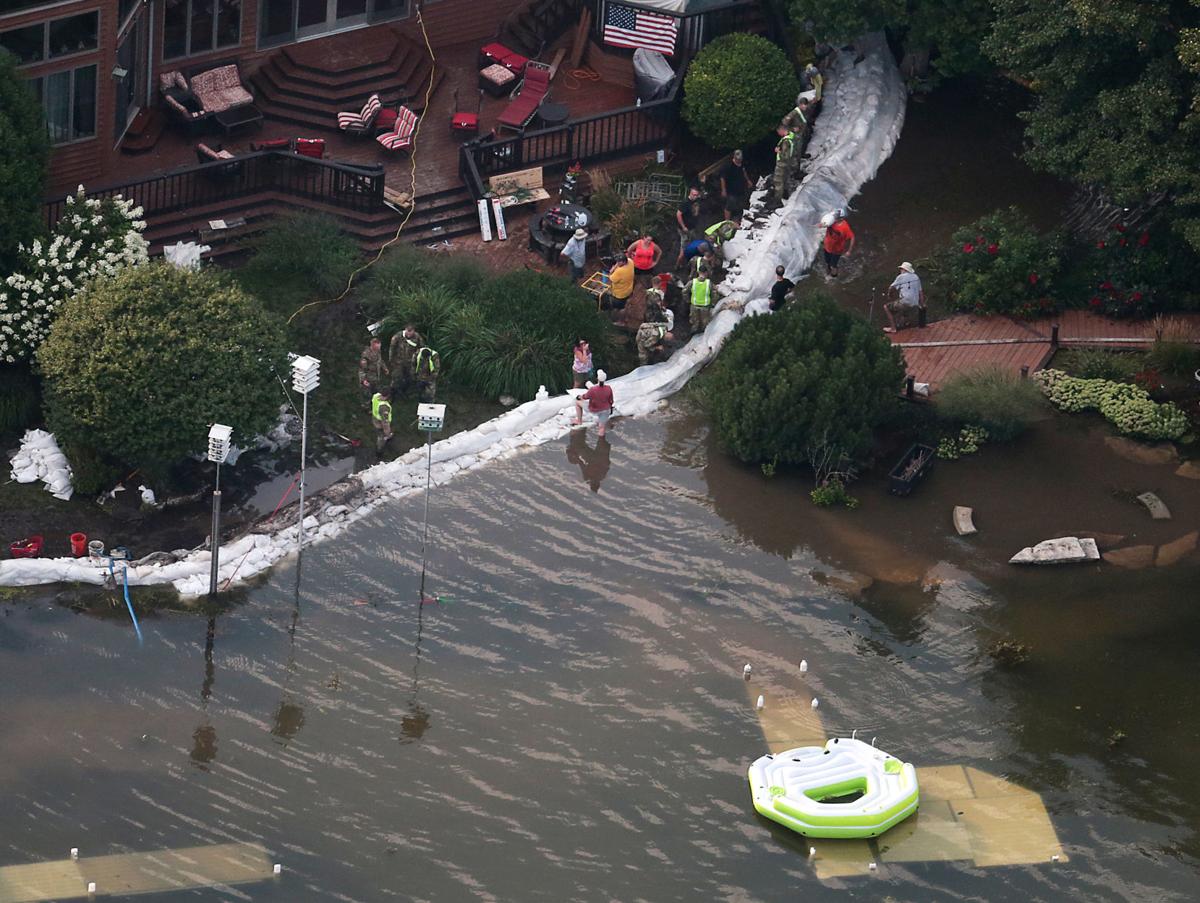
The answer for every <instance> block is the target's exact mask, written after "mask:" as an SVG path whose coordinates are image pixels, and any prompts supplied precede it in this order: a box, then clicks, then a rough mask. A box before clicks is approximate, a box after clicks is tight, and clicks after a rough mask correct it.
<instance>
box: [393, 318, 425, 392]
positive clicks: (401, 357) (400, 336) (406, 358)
mask: <svg viewBox="0 0 1200 903" xmlns="http://www.w3.org/2000/svg"><path fill="white" fill-rule="evenodd" d="M424 344H425V340H424V339H423V338H421V333H419V332H417V328H416V327H415V326H413V325H412V323H409V324H407V325H406V326H405V327H404V329H403V330H401V331H400V332H398V333H396V334H395V335H394V336H392V343H391V345H389V346H388V364H389V365H390V366H391V369H392V394H393V395H398V394H402V393H404V392H406V391H408V386H409V384H410V383H411V382H412V379H413V359H414V358H415V357H416V356H417V349H419V348H421V347H423V346H424Z"/></svg>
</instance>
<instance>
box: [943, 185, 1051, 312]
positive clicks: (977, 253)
mask: <svg viewBox="0 0 1200 903" xmlns="http://www.w3.org/2000/svg"><path fill="white" fill-rule="evenodd" d="M938 258H939V259H938V263H939V270H940V272H941V274H942V276H943V280H942V281H943V284H944V285H945V287H946V289H947V291H948V301H949V304H950V307H952V308H953V309H954V310H961V311H968V312H971V313H993V314H1013V315H1015V316H1020V317H1037V316H1042V315H1044V314H1049V313H1052V312H1053V311H1055V310H1058V309H1060V307H1061V305H1060V304H1059V303H1058V301H1057V299H1056V298H1055V295H1054V282H1055V278H1056V277H1057V275H1058V273H1059V271H1060V269H1061V267H1062V238H1061V237H1060V236H1059V235H1058V234H1057V233H1049V234H1044V233H1039V232H1038V231H1037V229H1035V228H1034V226H1033V224H1032V223H1030V222H1029V220H1028V219H1027V218H1026V217H1025V215H1024V214H1022V213H1021V211H1019V210H1018V209H1017V208H1015V207H1011V208H1009V209H1008V210H997V211H995V212H993V213H990V214H988V215H987V216H985V217H983V218H982V219H979V220H977V221H976V222H974V223H972V224H971V225H969V226H964V227H963V228H961V229H959V230H958V231H957V232H955V233H954V237H953V239H952V241H951V245H950V248H949V249H948V250H946V251H944V252H942V253H941V254H940V255H938Z"/></svg>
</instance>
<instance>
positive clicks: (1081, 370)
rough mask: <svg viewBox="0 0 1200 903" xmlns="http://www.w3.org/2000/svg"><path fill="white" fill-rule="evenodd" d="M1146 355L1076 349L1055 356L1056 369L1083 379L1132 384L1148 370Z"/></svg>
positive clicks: (1100, 349) (1096, 349) (1094, 349)
mask: <svg viewBox="0 0 1200 903" xmlns="http://www.w3.org/2000/svg"><path fill="white" fill-rule="evenodd" d="M1146 365H1147V361H1146V355H1145V354H1142V353H1140V352H1136V351H1105V350H1104V349H1103V348H1074V349H1071V350H1070V351H1060V352H1058V353H1057V354H1056V355H1055V356H1054V367H1055V369H1058V370H1062V371H1063V372H1064V373H1069V374H1070V375H1071V376H1078V377H1080V378H1082V379H1108V380H1112V381H1113V382H1122V383H1131V382H1133V378H1134V376H1136V375H1137V374H1138V373H1141V372H1142V371H1143V370H1145V369H1146Z"/></svg>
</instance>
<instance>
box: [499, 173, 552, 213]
mask: <svg viewBox="0 0 1200 903" xmlns="http://www.w3.org/2000/svg"><path fill="white" fill-rule="evenodd" d="M488 193H489V194H491V195H493V196H494V197H496V198H497V199H499V201H500V206H501V207H518V206H520V205H521V204H533V203H536V202H537V201H544V200H547V199H548V198H549V197H550V192H548V191H547V190H546V189H545V187H543V185H542V167H540V166H534V167H533V168H532V169H521V170H518V171H517V172H506V173H503V174H501V175H498V176H492V177H491V178H490V179H488Z"/></svg>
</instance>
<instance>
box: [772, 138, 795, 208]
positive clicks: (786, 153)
mask: <svg viewBox="0 0 1200 903" xmlns="http://www.w3.org/2000/svg"><path fill="white" fill-rule="evenodd" d="M777 132H778V134H779V143H778V144H776V145H775V175H774V179H773V180H772V188H773V189H774V191H775V197H777V198H778V199H779V200H781V201H782V200H783V199H784V198H785V197H787V195H788V192H789V191H791V181H792V173H793V170H794V169H795V161H796V158H797V156H798V152H797V148H796V135H795V133H794V132H792V131H791V130H790V129H789V128H787V126H783V125H781V126H780V127H779V128H778V129H777Z"/></svg>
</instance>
